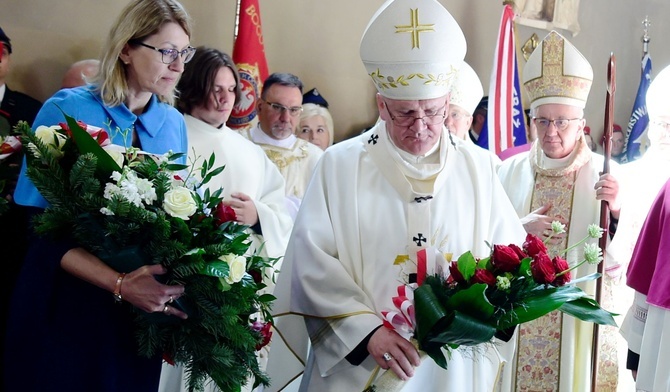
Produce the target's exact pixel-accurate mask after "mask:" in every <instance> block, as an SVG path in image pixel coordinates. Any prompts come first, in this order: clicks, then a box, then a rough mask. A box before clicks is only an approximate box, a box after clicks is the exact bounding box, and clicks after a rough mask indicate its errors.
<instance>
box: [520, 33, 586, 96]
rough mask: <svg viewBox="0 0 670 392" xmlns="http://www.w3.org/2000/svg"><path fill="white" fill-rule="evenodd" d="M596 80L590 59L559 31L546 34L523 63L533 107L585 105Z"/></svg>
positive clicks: (524, 76) (524, 77)
mask: <svg viewBox="0 0 670 392" xmlns="http://www.w3.org/2000/svg"><path fill="white" fill-rule="evenodd" d="M592 82H593V69H592V68H591V65H590V64H589V62H588V61H587V60H586V58H585V57H584V56H583V55H582V54H581V53H580V52H579V50H577V48H575V47H574V45H572V44H571V43H570V42H568V40H566V39H565V38H564V37H563V36H562V35H560V34H559V33H557V32H556V31H552V32H550V33H549V34H547V36H546V37H544V39H543V40H542V42H540V45H538V47H537V48H536V49H535V50H534V51H533V53H532V54H531V55H530V58H529V59H528V62H526V65H525V66H524V67H523V83H524V85H525V86H526V90H527V91H528V97H529V99H530V108H531V109H534V108H536V107H538V106H540V105H544V104H549V103H558V104H563V105H571V106H576V107H579V108H582V109H583V108H584V107H585V106H586V99H587V98H588V97H589V91H590V90H591V83H592Z"/></svg>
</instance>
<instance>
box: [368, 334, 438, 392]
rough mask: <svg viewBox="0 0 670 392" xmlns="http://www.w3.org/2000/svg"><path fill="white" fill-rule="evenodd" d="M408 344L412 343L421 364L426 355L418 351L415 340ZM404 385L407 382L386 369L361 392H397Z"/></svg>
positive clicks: (417, 344)
mask: <svg viewBox="0 0 670 392" xmlns="http://www.w3.org/2000/svg"><path fill="white" fill-rule="evenodd" d="M410 342H412V344H413V345H414V347H415V348H416V349H417V351H418V352H419V356H420V358H421V362H423V360H424V359H426V357H428V354H426V352H425V351H422V350H420V349H419V342H418V341H417V340H416V339H415V338H411V339H410ZM406 383H407V381H404V380H401V379H400V377H398V375H397V374H395V372H394V371H393V370H391V369H387V370H386V371H384V373H382V375H381V376H379V377H378V378H377V380H375V382H374V383H373V384H372V385H370V386H369V387H368V388H366V389H365V391H363V392H399V391H401V390H402V389H403V388H404V387H405V384H406Z"/></svg>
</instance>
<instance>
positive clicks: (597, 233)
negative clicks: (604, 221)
mask: <svg viewBox="0 0 670 392" xmlns="http://www.w3.org/2000/svg"><path fill="white" fill-rule="evenodd" d="M603 231H604V230H603V229H601V228H600V226H598V225H596V224H594V223H591V224H590V225H589V228H588V229H587V232H588V235H589V237H590V238H600V237H602V236H603Z"/></svg>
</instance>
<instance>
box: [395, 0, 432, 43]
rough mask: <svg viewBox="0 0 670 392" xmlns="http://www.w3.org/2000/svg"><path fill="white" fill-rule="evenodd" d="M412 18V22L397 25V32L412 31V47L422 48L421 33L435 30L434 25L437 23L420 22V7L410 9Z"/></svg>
mask: <svg viewBox="0 0 670 392" xmlns="http://www.w3.org/2000/svg"><path fill="white" fill-rule="evenodd" d="M409 12H410V20H411V22H410V23H411V24H409V25H403V26H395V28H396V30H395V32H396V33H412V49H414V48H420V45H419V34H420V33H425V32H428V31H433V32H434V31H435V29H434V28H433V26H435V24H420V23H419V9H418V8H417V9H410V10H409Z"/></svg>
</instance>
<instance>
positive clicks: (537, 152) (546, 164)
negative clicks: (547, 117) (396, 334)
mask: <svg viewBox="0 0 670 392" xmlns="http://www.w3.org/2000/svg"><path fill="white" fill-rule="evenodd" d="M529 154H530V155H529V159H530V162H531V165H532V166H533V170H535V171H536V172H538V173H540V174H542V175H546V176H551V177H560V176H564V175H567V174H569V173H572V172H573V171H575V170H578V169H579V168H580V167H582V166H584V165H585V164H586V163H588V162H589V161H590V160H591V158H592V157H593V152H591V149H589V147H588V146H587V145H586V139H584V136H583V135H582V137H581V139H580V140H578V141H577V144H576V145H575V148H574V150H572V152H571V153H570V154H569V155H568V156H567V157H565V158H559V159H552V158H549V157H547V156H546V155H544V151H542V143H541V142H540V140H539V139H538V140H535V142H533V146H532V147H531V148H530V153H529Z"/></svg>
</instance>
